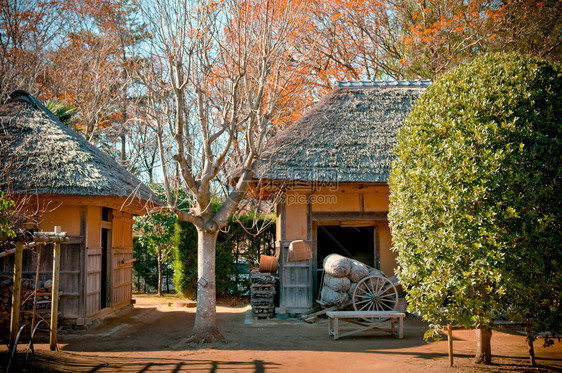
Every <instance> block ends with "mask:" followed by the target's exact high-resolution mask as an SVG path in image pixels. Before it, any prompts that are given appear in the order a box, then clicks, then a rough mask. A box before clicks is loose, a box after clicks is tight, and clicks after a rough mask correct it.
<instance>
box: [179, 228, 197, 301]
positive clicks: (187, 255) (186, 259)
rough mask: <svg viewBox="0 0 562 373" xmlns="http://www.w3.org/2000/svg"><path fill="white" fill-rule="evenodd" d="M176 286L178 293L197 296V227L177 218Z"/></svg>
mask: <svg viewBox="0 0 562 373" xmlns="http://www.w3.org/2000/svg"><path fill="white" fill-rule="evenodd" d="M174 253H175V257H174V287H175V290H176V292H177V293H178V294H180V295H183V296H184V297H186V298H189V299H196V298H197V229H195V226H194V225H193V224H191V223H189V222H186V221H181V220H176V226H175V231H174Z"/></svg>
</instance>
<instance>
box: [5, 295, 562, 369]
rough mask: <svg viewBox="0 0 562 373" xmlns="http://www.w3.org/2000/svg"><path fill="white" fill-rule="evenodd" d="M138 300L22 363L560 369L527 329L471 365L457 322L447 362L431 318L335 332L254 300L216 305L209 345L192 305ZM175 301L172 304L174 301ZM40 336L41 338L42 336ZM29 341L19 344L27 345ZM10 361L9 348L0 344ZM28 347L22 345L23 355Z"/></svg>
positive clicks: (558, 356)
mask: <svg viewBox="0 0 562 373" xmlns="http://www.w3.org/2000/svg"><path fill="white" fill-rule="evenodd" d="M136 302H137V303H136V305H135V307H134V308H133V309H131V310H129V311H128V312H126V313H123V314H121V315H119V316H118V317H114V318H111V319H108V320H107V321H106V322H105V323H104V324H102V325H99V326H97V327H94V328H91V329H90V330H88V331H84V332H80V333H76V332H74V333H68V334H61V335H60V336H59V342H60V348H61V351H60V352H51V351H49V350H48V345H47V344H46V343H39V344H36V352H37V353H36V358H35V360H33V362H32V363H29V364H27V365H24V364H23V363H20V365H19V366H18V369H19V371H26V372H92V373H93V372H99V373H106V372H131V373H132V372H138V373H141V372H161V373H168V372H169V373H175V372H213V373H214V372H256V373H259V372H346V373H351V372H384V373H389V372H425V371H430V370H431V371H433V372H440V371H450V372H473V371H476V372H513V371H516V372H555V371H562V345H561V344H560V343H558V342H557V343H556V344H555V346H554V347H549V348H544V347H542V346H541V345H542V343H540V341H538V342H536V343H535V350H536V356H537V362H538V364H539V365H538V367H535V368H532V367H530V366H529V364H528V358H527V351H526V343H525V337H524V336H523V335H521V334H520V333H521V330H516V329H512V330H509V332H505V333H504V332H495V333H494V335H493V337H492V352H493V354H494V357H493V363H494V364H493V365H492V366H487V367H483V366H475V365H473V363H472V356H473V354H474V351H475V339H474V336H475V332H474V331H455V332H454V349H455V367H453V368H449V367H448V359H447V343H446V341H440V342H431V343H427V342H424V341H423V333H424V331H425V330H426V329H427V326H426V325H425V324H424V323H423V322H421V321H420V320H419V319H417V318H407V319H406V322H405V338H404V339H398V337H397V336H393V335H389V334H387V333H381V332H378V333H371V332H368V333H362V334H356V335H355V336H349V337H344V338H342V339H340V340H336V341H335V340H333V338H332V337H331V336H329V335H328V323H327V320H326V319H320V320H319V321H317V322H316V323H315V324H306V323H304V322H300V321H297V320H292V319H289V320H275V321H268V320H264V321H262V320H259V321H258V320H254V319H253V318H252V317H251V314H250V311H249V307H248V306H244V305H238V306H224V305H223V306H219V307H218V309H217V321H218V324H219V328H220V330H221V332H222V333H223V335H224V337H225V342H218V343H214V344H212V345H210V346H209V345H207V346H198V345H190V344H186V343H184V342H183V340H184V339H185V338H186V337H187V336H188V334H189V332H190V331H191V329H192V327H193V322H194V319H195V309H194V308H185V307H177V306H174V299H170V298H165V299H159V298H156V297H147V296H136ZM169 304H172V306H169ZM43 341H45V339H44V337H43ZM22 348H23V346H22ZM0 354H1V355H0V358H1V359H2V361H1V362H2V364H0V365H2V367H3V368H5V366H6V357H7V354H6V347H5V346H4V347H2V349H0ZM22 356H23V354H22ZM19 361H20V362H22V361H23V357H20V359H19Z"/></svg>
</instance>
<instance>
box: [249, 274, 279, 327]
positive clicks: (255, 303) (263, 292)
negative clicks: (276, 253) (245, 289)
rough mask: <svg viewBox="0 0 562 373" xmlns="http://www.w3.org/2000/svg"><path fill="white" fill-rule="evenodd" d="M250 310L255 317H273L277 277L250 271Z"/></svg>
mask: <svg viewBox="0 0 562 373" xmlns="http://www.w3.org/2000/svg"><path fill="white" fill-rule="evenodd" d="M250 283H251V287H250V295H251V303H252V311H253V313H254V316H255V317H257V318H269V317H273V316H274V313H275V302H274V298H275V284H276V283H277V277H275V276H274V275H272V274H271V273H264V272H259V271H257V270H253V271H252V272H251V273H250Z"/></svg>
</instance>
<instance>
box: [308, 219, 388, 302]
mask: <svg viewBox="0 0 562 373" xmlns="http://www.w3.org/2000/svg"><path fill="white" fill-rule="evenodd" d="M316 237H317V244H316V248H317V262H316V268H317V271H316V278H315V279H314V283H315V290H316V293H315V296H316V297H318V292H319V289H320V286H321V280H322V274H323V273H324V269H323V267H322V264H323V261H324V258H325V257H327V256H328V255H330V254H339V255H343V256H346V257H349V258H353V259H356V260H358V261H360V262H363V263H365V264H367V265H369V266H371V267H376V266H377V264H376V263H375V227H374V226H367V227H341V226H337V225H319V226H318V230H317V232H316Z"/></svg>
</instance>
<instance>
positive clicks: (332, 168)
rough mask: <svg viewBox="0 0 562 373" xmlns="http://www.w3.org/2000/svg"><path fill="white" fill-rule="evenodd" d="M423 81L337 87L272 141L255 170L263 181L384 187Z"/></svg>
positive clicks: (367, 83) (353, 83) (369, 83)
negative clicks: (401, 131)
mask: <svg viewBox="0 0 562 373" xmlns="http://www.w3.org/2000/svg"><path fill="white" fill-rule="evenodd" d="M429 84H430V82H429V81H427V80H418V81H399V82H340V83H339V84H338V88H337V89H335V90H334V91H332V92H331V93H329V94H328V95H326V96H325V97H324V98H322V99H321V100H320V101H319V102H318V103H317V104H316V105H314V106H313V108H312V109H311V110H310V111H308V113H306V114H305V115H303V116H302V117H301V118H300V119H299V120H298V121H297V122H296V123H294V124H293V125H291V126H290V127H289V128H287V129H286V130H284V131H283V132H281V133H279V134H278V135H277V136H275V137H274V138H273V139H272V140H271V141H270V142H269V144H268V145H267V147H266V151H265V152H264V154H263V155H262V157H261V158H260V160H259V162H258V163H257V166H256V171H257V172H256V174H257V177H258V178H260V179H265V180H291V181H305V182H367V183H380V182H386V181H387V180H388V176H389V174H390V168H391V163H392V148H393V147H394V144H395V135H396V131H397V129H398V127H399V126H400V124H401V123H402V121H403V120H404V119H405V118H406V116H407V115H408V113H409V112H410V110H411V109H412V106H413V104H414V102H415V101H416V99H417V98H418V97H419V96H420V94H421V93H422V92H423V91H424V89H423V88H425V87H427V86H428V85H429Z"/></svg>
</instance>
